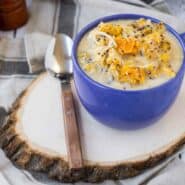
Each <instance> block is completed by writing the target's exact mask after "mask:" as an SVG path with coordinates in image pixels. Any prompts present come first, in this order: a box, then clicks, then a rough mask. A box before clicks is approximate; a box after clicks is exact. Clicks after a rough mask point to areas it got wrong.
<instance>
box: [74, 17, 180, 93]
mask: <svg viewBox="0 0 185 185" xmlns="http://www.w3.org/2000/svg"><path fill="white" fill-rule="evenodd" d="M77 53H78V62H79V64H80V66H81V68H82V69H83V70H84V71H85V73H86V74H87V75H88V76H89V77H90V78H92V79H93V80H95V81H97V82H99V83H101V84H103V85H105V86H109V87H112V88H116V89H125V90H137V89H147V88H152V87H155V86H158V85H160V84H162V83H164V82H166V81H168V80H169V79H171V78H174V77H175V76H176V73H177V72H178V70H179V68H180V66H181V64H182V60H183V52H182V48H181V45H180V43H179V42H178V40H177V39H176V38H175V36H173V35H172V34H171V33H170V32H168V31H167V30H166V27H165V25H164V24H163V23H153V22H151V21H150V20H148V19H138V20H118V21H112V22H106V23H104V22H102V23H100V24H99V25H98V26H97V27H96V28H94V29H92V30H91V31H89V32H88V33H87V34H86V35H85V36H84V37H83V38H82V40H81V41H80V43H79V46H78V52H77Z"/></svg>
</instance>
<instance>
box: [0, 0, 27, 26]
mask: <svg viewBox="0 0 185 185" xmlns="http://www.w3.org/2000/svg"><path fill="white" fill-rule="evenodd" d="M27 20H28V12H27V7H26V3H25V0H1V1H0V30H13V29H16V28H18V27H21V26H22V25H24V24H25V23H26V22H27Z"/></svg>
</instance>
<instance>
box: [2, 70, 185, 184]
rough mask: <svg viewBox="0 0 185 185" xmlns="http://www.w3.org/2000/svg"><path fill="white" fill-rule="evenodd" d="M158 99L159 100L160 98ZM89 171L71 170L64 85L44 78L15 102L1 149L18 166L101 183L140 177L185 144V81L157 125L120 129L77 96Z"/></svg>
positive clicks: (62, 178) (52, 175)
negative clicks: (88, 108)
mask: <svg viewBox="0 0 185 185" xmlns="http://www.w3.org/2000/svg"><path fill="white" fill-rule="evenodd" d="M154 101H157V100H154ZM76 106H77V107H76V109H77V110H78V122H79V127H80V135H81V142H82V152H83V157H84V169H82V170H79V171H71V170H69V165H68V161H67V150H66V145H65V133H64V125H63V111H62V103H61V87H60V83H59V81H57V80H56V79H54V78H52V77H51V76H49V75H48V74H47V73H44V74H42V75H40V76H39V77H38V78H37V79H36V80H35V81H34V82H33V83H32V84H31V85H30V86H29V87H28V88H27V89H26V90H25V91H24V92H23V93H22V95H20V97H19V98H18V99H17V100H16V102H15V103H14V105H13V107H12V110H11V112H10V115H9V119H8V122H7V124H6V125H5V126H4V127H3V129H2V130H1V133H0V146H1V147H2V148H3V150H4V151H5V153H6V155H7V156H8V157H9V158H10V159H11V161H12V162H13V163H14V164H16V165H17V166H19V167H21V168H24V169H28V170H34V171H41V172H44V173H46V174H47V175H48V176H49V177H50V178H54V179H57V180H59V181H62V182H75V181H78V180H83V181H88V182H99V181H103V180H105V179H122V178H127V177H132V176H135V175H137V174H139V173H141V172H143V171H144V170H145V169H147V168H149V167H152V166H154V165H156V164H157V163H158V162H160V161H161V160H162V159H164V158H166V157H168V156H169V155H171V154H172V153H173V152H175V151H176V150H177V149H178V148H179V147H180V146H182V144H184V143H185V81H184V84H183V87H182V89H181V91H180V94H179V96H178V98H177V100H176V102H175V104H174V105H173V106H172V108H171V109H170V110H169V111H168V113H167V114H166V115H165V116H164V117H163V118H162V119H161V120H160V121H158V122H157V123H155V124H154V125H152V126H150V127H147V128H145V129H140V130H135V131H120V130H115V129H112V128H109V127H106V126H104V125H102V124H100V123H98V122H97V121H95V120H94V119H93V118H92V117H91V116H90V115H89V114H88V113H87V112H86V110H85V109H84V108H83V106H82V105H81V104H80V102H79V101H78V98H76Z"/></svg>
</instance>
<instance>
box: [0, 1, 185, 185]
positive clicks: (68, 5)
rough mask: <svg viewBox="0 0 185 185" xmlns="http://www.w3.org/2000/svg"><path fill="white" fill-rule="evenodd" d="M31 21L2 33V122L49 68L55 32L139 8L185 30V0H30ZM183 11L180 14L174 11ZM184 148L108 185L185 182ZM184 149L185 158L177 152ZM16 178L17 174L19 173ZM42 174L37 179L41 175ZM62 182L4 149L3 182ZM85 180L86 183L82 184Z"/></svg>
mask: <svg viewBox="0 0 185 185" xmlns="http://www.w3.org/2000/svg"><path fill="white" fill-rule="evenodd" d="M27 1H28V4H29V11H30V20H29V22H28V24H27V25H26V26H24V27H23V28H20V29H18V30H14V31H10V32H6V33H5V32H0V122H3V118H4V116H5V115H6V111H5V110H7V109H8V108H9V107H10V106H11V103H12V102H13V101H14V100H15V98H16V97H17V96H18V94H19V93H20V92H21V91H22V90H23V89H24V88H25V87H26V86H27V85H28V84H29V83H30V81H31V80H32V79H33V78H35V77H36V76H37V74H38V73H40V72H41V71H43V70H44V68H43V60H44V53H45V49H46V47H47V43H48V42H49V40H50V38H51V36H52V35H53V34H55V33H56V32H63V33H66V34H68V35H70V36H71V37H73V36H75V35H76V33H77V32H78V31H79V30H80V29H81V28H82V27H83V26H85V25H86V24H87V23H88V22H90V21H92V20H94V19H96V18H98V17H101V16H105V15H108V14H115V13H140V14H146V15H150V16H154V17H157V18H159V19H161V20H163V21H165V22H167V23H169V24H170V25H171V26H173V27H174V28H175V29H176V30H177V31H178V32H179V33H182V32H185V23H184V22H183V19H184V18H185V14H184V7H185V0H178V1H175V0H166V1H164V0H27ZM170 14H174V15H178V16H179V18H181V19H182V20H180V19H177V18H176V17H174V16H172V15H170ZM183 152H184V150H181V151H179V152H178V153H177V154H175V155H174V156H172V157H171V158H169V159H167V160H166V161H164V162H163V163H161V164H160V165H158V166H156V167H155V168H153V169H150V170H148V171H146V172H145V173H144V174H142V175H139V176H137V177H134V178H131V179H127V180H122V181H116V182H114V181H106V182H104V183H102V185H103V184H107V185H118V184H119V185H121V184H122V185H125V184H126V185H137V184H148V185H165V184H168V185H169V184H178V185H184V184H185V176H184V173H185V167H184V162H183V161H185V155H183ZM179 154H180V156H181V159H180V158H179V157H178V156H179ZM15 177H16V178H15ZM36 179H37V180H36ZM42 184H51V185H59V184H60V183H57V182H52V181H49V180H48V179H46V178H45V177H44V176H43V175H40V174H34V177H33V176H32V175H30V174H29V173H27V172H24V171H22V170H18V169H16V168H15V167H14V166H13V165H12V164H11V163H10V162H9V160H8V159H7V158H6V157H5V156H4V154H3V152H2V151H0V185H42ZM77 184H78V185H82V184H83V185H85V184H86V183H77Z"/></svg>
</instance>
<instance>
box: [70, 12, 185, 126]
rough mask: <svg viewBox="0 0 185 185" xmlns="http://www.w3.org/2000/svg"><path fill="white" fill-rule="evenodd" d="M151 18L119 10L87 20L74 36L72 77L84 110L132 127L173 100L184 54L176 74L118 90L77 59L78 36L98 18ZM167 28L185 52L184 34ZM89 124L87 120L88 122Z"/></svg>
mask: <svg viewBox="0 0 185 185" xmlns="http://www.w3.org/2000/svg"><path fill="white" fill-rule="evenodd" d="M139 18H145V19H151V21H152V22H160V20H157V19H155V18H153V17H148V16H144V15H135V14H118V15H112V16H107V17H103V18H100V19H98V20H95V21H94V22H92V23H90V24H88V25H87V26H86V27H85V28H83V29H82V30H81V31H80V33H79V34H78V35H77V36H76V38H75V41H74V45H73V50H72V58H73V66H74V81H75V86H76V90H77V94H78V96H79V98H80V101H81V103H82V104H83V106H84V107H85V108H86V109H87V111H88V112H89V113H90V114H91V115H92V116H93V117H94V118H95V119H96V120H98V121H99V122H101V123H103V124H105V125H107V126H110V127H114V128H118V129H135V128H141V127H145V126H147V125H149V124H151V123H154V122H155V121H157V120H158V119H159V118H160V117H161V116H163V115H164V113H165V112H166V111H167V110H168V109H169V107H170V106H171V105H172V104H173V102H174V101H175V99H176V97H177V94H178V92H179V89H180V87H181V84H182V80H183V76H184V71H185V58H184V56H183V64H182V66H181V68H180V69H179V71H178V73H177V74H176V76H175V77H174V78H172V79H170V80H169V81H167V82H166V83H163V84H161V85H159V86H157V87H154V88H150V89H144V90H134V91H129V90H118V89H114V88H111V87H107V86H104V85H102V84H100V83H98V82H96V81H94V80H93V79H91V78H90V77H89V76H87V75H86V73H85V72H84V71H83V70H82V69H81V67H80V65H79V63H78V59H77V47H78V45H79V42H80V40H81V39H82V37H83V36H84V34H86V33H87V32H88V31H90V30H91V29H93V28H94V27H96V26H97V25H98V24H99V23H100V22H108V21H114V20H120V19H121V20H126V19H130V20H133V19H139ZM166 28H167V30H168V31H169V32H171V33H172V34H173V35H174V36H175V37H176V39H177V40H178V41H179V43H180V45H181V47H182V50H183V53H184V54H185V44H184V42H185V41H184V39H183V37H184V38H185V34H181V35H179V34H178V33H177V32H176V31H175V30H174V29H173V28H172V27H170V26H169V25H167V24H166ZM87 124H88V123H87Z"/></svg>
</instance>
